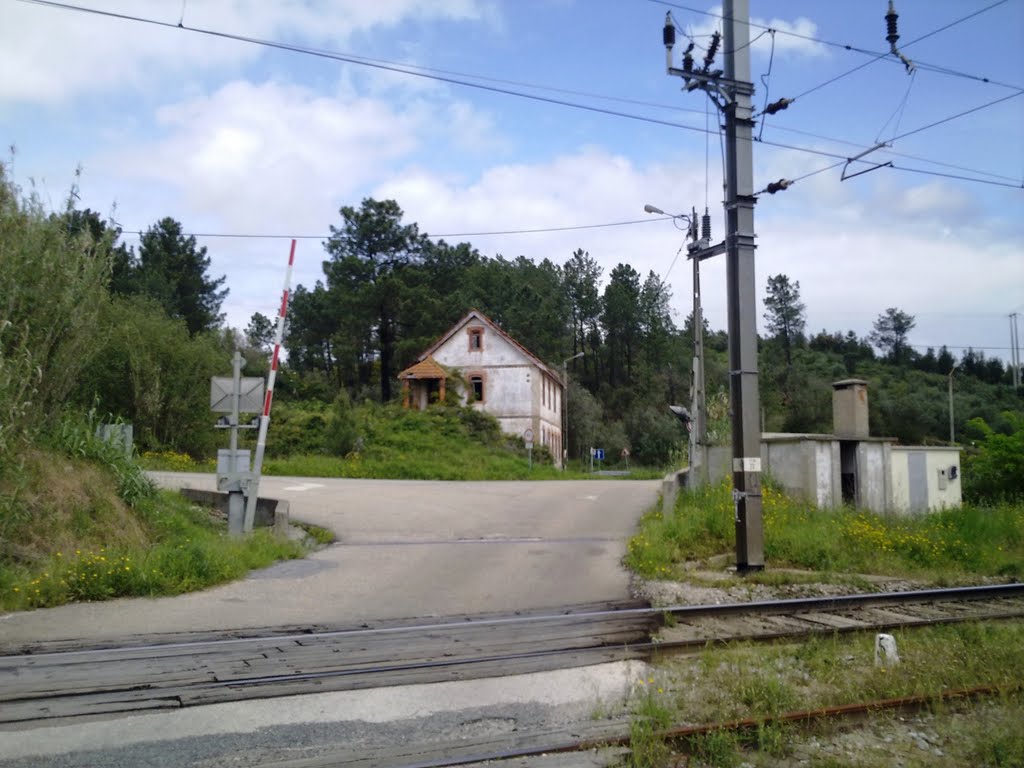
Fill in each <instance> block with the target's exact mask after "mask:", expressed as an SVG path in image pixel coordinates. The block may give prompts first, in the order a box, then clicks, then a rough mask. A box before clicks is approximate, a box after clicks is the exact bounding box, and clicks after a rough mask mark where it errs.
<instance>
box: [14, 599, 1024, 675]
mask: <svg viewBox="0 0 1024 768" xmlns="http://www.w3.org/2000/svg"><path fill="white" fill-rule="evenodd" d="M1019 595H1024V582H1012V583H1009V584H994V585H982V586H969V587H952V588H948V589H925V590H912V591H906V592H877V593H865V594H856V595H839V596H831V597H809V598H789V599H785V600H762V601H755V602H738V603H724V604H716V605H669V606H663V607H658V608H654V607H644V608H617V609H616V608H613V609H608V610H586V611H580V612H578V613H574V612H572V609H571V608H569V609H567V611H563V612H561V613H544V614H536V615H527V616H500V617H493V618H474V617H461V618H457V619H452V620H448V621H440V622H433V623H430V624H410V625H398V626H389V627H366V628H353V629H337V630H326V631H321V632H296V633H291V634H283V635H275V634H270V635H259V636H253V637H231V638H218V639H212V640H211V639H207V640H188V641H180V642H171V643H149V644H140V645H126V646H116V647H99V648H83V649H80V650H64V651H42V652H34V653H33V652H28V653H18V654H8V655H0V661H2V660H5V659H18V658H28V657H32V658H41V657H43V656H46V657H57V656H61V655H81V654H118V653H124V654H126V655H127V654H130V653H132V652H139V651H152V650H172V649H174V650H178V649H196V650H198V649H201V648H223V647H227V646H232V645H253V644H258V643H265V642H268V641H276V642H288V641H299V640H305V641H307V642H309V641H314V640H318V639H329V638H332V637H357V636H361V635H374V634H399V633H403V632H410V633H415V632H425V631H444V630H453V629H464V628H467V627H487V626H502V625H519V624H530V623H540V622H552V621H566V622H568V623H571V622H573V621H577V620H578V621H586V620H591V619H602V618H625V617H629V616H637V617H650V618H655V619H658V618H660V617H664V616H666V615H671V616H673V617H674V618H675V619H677V620H686V619H687V618H690V617H712V616H731V615H740V614H760V615H768V614H778V613H789V612H792V611H826V610H833V611H834V610H841V609H844V608H854V607H866V606H869V605H876V606H877V605H894V604H899V603H913V602H940V601H941V602H950V601H961V600H984V599H996V598H1001V597H1016V596H1019Z"/></svg>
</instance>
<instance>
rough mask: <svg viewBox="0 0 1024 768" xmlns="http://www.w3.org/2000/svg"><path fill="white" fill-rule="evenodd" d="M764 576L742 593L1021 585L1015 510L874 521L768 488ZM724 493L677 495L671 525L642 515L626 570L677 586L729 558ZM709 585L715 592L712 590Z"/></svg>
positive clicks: (1021, 523)
mask: <svg viewBox="0 0 1024 768" xmlns="http://www.w3.org/2000/svg"><path fill="white" fill-rule="evenodd" d="M763 513H764V548H765V549H764V551H765V561H766V563H768V564H769V565H768V569H767V570H766V571H765V572H764V573H763V574H753V575H751V576H748V577H745V579H744V582H746V583H749V582H751V581H753V582H761V583H778V582H780V581H785V580H799V578H800V576H799V575H798V574H792V573H789V572H786V571H783V572H780V571H779V569H807V570H809V571H813V572H814V573H812V574H808V576H807V578H808V579H813V580H814V581H823V580H824V581H829V580H843V579H849V578H851V576H850V574H876V575H885V576H902V577H907V578H913V579H915V580H924V581H930V582H933V583H935V584H936V585H943V584H954V583H957V582H962V581H968V580H972V579H973V580H977V578H978V577H995V578H1003V579H1008V578H1022V577H1024V503H1012V502H1001V503H995V504H992V505H987V506H975V505H967V506H963V507H960V508H957V509H949V510H945V511H942V512H935V513H932V514H928V515H914V516H906V517H901V516H883V515H875V514H872V513H870V512H865V511H863V510H855V509H850V508H841V509H833V510H826V509H819V508H817V507H815V506H814V505H813V504H811V503H809V502H804V501H799V500H796V499H791V498H789V497H787V496H786V495H785V494H783V493H782V492H780V491H779V490H777V489H776V488H773V487H772V486H771V485H767V486H766V487H765V488H764V495H763ZM734 542H735V528H734V524H733V505H732V498H731V496H730V490H729V487H728V486H727V485H718V486H714V487H709V488H705V489H701V490H698V491H695V492H692V493H683V494H681V495H680V497H679V499H678V500H677V503H676V507H675V510H674V512H673V514H672V515H670V516H669V517H665V516H663V515H662V514H661V512H660V510H655V511H652V512H650V513H648V514H647V515H646V516H645V517H644V519H643V520H642V521H641V524H640V531H639V533H637V535H636V536H634V537H633V539H632V540H631V541H630V543H629V550H628V554H627V556H626V564H627V566H628V567H629V568H631V569H632V570H633V571H635V572H636V573H638V574H640V575H641V576H644V577H646V578H674V577H677V576H682V575H683V574H684V572H686V571H685V569H684V568H683V564H684V563H698V564H699V563H700V562H701V561H704V562H707V560H708V558H710V557H713V556H715V555H722V554H727V553H730V552H732V551H733V550H734ZM716 583H718V582H716Z"/></svg>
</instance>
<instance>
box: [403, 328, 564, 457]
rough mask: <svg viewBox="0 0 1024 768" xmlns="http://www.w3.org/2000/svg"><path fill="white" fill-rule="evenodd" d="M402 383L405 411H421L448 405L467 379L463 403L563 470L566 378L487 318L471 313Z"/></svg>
mask: <svg viewBox="0 0 1024 768" xmlns="http://www.w3.org/2000/svg"><path fill="white" fill-rule="evenodd" d="M453 374H458V376H457V377H456V376H455V375H453ZM398 378H399V379H400V380H401V381H402V389H403V404H404V405H405V407H406V408H410V407H412V408H419V409H422V408H426V407H427V405H428V404H429V403H430V402H432V401H433V400H435V399H440V400H442V401H443V400H444V397H445V393H446V392H447V390H448V388H449V387H451V386H452V385H454V384H455V380H456V379H457V378H461V379H462V380H463V382H464V383H465V386H464V387H463V388H462V389H461V398H462V400H463V402H466V403H470V404H471V405H472V406H473V407H474V408H479V409H480V410H482V411H485V412H487V413H489V414H491V415H492V416H494V417H495V418H496V419H497V420H498V423H499V424H500V425H501V428H502V430H503V431H504V432H507V433H508V434H510V435H515V436H517V437H523V438H524V439H528V438H529V439H532V440H533V442H534V443H535V444H537V445H542V446H546V447H547V448H548V450H549V451H550V452H551V455H552V457H554V460H555V464H556V466H561V464H562V442H563V441H562V418H563V407H564V406H563V402H564V396H565V386H564V383H563V382H562V377H561V376H560V375H559V374H558V373H557V372H556V371H555V370H553V369H552V368H550V367H548V366H547V365H545V364H544V363H543V362H542V361H541V360H540V359H538V358H537V357H536V356H535V355H533V353H531V352H530V351H529V350H527V349H526V348H525V347H523V346H522V345H521V344H520V343H519V342H517V341H516V340H515V339H513V338H512V337H511V336H509V335H508V334H507V333H505V332H504V331H503V330H502V329H501V328H499V327H498V325H497V324H496V323H495V322H494V321H493V320H491V319H490V318H489V317H487V316H486V315H484V314H483V313H482V312H479V311H478V310H475V309H474V310H471V311H470V312H469V314H467V315H466V316H465V317H463V318H462V319H461V320H459V321H458V322H457V323H456V324H455V325H453V326H452V327H451V328H450V329H449V330H448V331H447V332H446V333H445V334H444V335H443V336H442V337H441V338H440V339H438V340H437V341H436V342H435V343H434V344H433V345H432V346H431V347H430V348H429V349H427V350H426V351H425V352H423V354H421V355H420V356H419V357H418V358H417V361H416V363H415V364H414V365H412V366H410V367H409V368H407V369H406V370H404V371H402V372H401V373H400V374H398Z"/></svg>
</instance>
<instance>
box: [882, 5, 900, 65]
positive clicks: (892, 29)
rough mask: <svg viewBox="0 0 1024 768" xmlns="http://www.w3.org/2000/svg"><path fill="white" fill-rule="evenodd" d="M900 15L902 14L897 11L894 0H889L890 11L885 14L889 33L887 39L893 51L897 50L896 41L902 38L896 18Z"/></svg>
mask: <svg viewBox="0 0 1024 768" xmlns="http://www.w3.org/2000/svg"><path fill="white" fill-rule="evenodd" d="M899 17H900V15H899V14H898V13H896V6H895V5H893V2H892V0H889V12H888V13H887V14H885V29H886V32H887V33H888V34H887V35H886V36H885V39H886V41H887V42H888V43H889V48H890V49H891V50H892V51H893V53H895V52H896V41H897V40H899V39H900V33H899V32H897V31H896V20H897V19H898V18H899Z"/></svg>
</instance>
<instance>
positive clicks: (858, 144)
mask: <svg viewBox="0 0 1024 768" xmlns="http://www.w3.org/2000/svg"><path fill="white" fill-rule="evenodd" d="M771 129H772V130H773V131H784V132H785V133H795V134H798V135H800V136H809V137H811V138H813V139H821V140H822V141H831V142H835V143H836V144H845V145H847V146H850V147H855V148H857V149H869V148H870V145H868V144H864V143H863V142H857V141H850V140H849V139H840V138H837V137H835V136H824V135H822V134H820V133H814V132H813V131H805V130H803V129H800V128H791V127H786V126H781V125H773V126H772V127H771ZM878 151H879V152H885V153H886V154H890V155H894V156H896V157H902V158H905V159H907V160H916V161H917V162H921V163H928V164H930V165H937V166H940V167H943V168H953V169H954V170H958V171H967V172H969V173H976V174H978V175H979V176H990V177H991V178H993V179H1003V180H1005V181H1012V182H1017V181H1018V179H1017V177H1015V176H1007V175H1005V174H1002V173H993V172H991V171H982V170H979V169H977V168H970V167H968V166H966V165H957V164H956V163H947V162H944V161H942V160H932V159H930V158H927V157H921V156H920V155H911V154H908V153H906V152H897V151H896V150H895V149H892V148H891V147H882V148H880V149H879V150H878Z"/></svg>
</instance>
